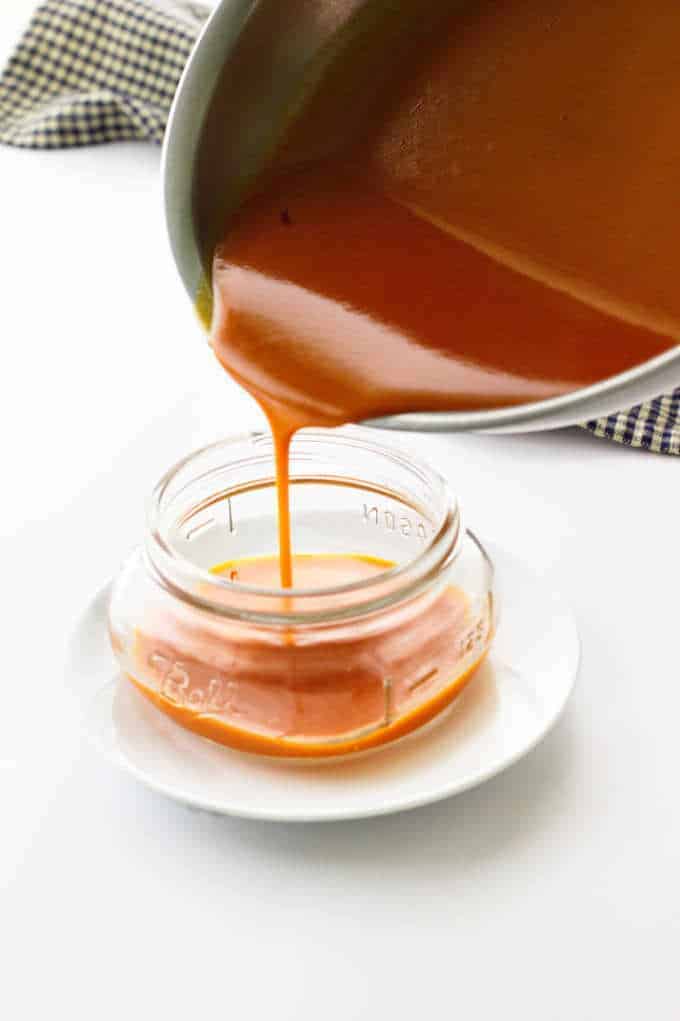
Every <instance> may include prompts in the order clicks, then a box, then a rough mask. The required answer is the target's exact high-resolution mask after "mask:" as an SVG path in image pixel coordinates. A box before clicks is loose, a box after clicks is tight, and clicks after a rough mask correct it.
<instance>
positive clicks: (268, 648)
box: [109, 426, 494, 759]
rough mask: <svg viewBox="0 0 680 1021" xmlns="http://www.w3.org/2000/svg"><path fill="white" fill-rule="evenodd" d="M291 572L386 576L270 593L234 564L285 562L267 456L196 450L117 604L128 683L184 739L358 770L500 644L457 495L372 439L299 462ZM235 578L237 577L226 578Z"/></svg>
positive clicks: (118, 645) (371, 434)
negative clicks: (190, 734) (351, 759)
mask: <svg viewBox="0 0 680 1021" xmlns="http://www.w3.org/2000/svg"><path fill="white" fill-rule="evenodd" d="M290 473H291V488H290V494H291V495H290V499H291V522H292V539H293V550H294V553H295V556H296V557H298V556H301V555H302V556H304V555H309V554H322V555H324V556H335V557H343V556H347V555H350V556H351V557H353V558H358V559H360V560H364V561H366V562H369V561H370V562H371V563H373V564H375V563H380V564H381V565H382V567H383V569H381V570H379V571H378V573H373V574H372V575H371V576H370V577H365V578H361V579H360V580H358V581H352V582H350V583H347V584H340V585H335V586H334V587H330V588H329V587H326V588H317V589H307V590H304V589H295V588H293V589H277V588H271V589H264V588H257V587H253V586H251V585H247V584H243V583H241V582H239V580H238V561H240V560H244V559H245V558H255V557H263V556H274V555H276V553H277V520H276V494H275V479H274V458H273V446H272V440H271V437H270V436H269V435H265V434H255V435H244V436H238V437H235V438H233V439H227V440H225V441H223V442H219V443H216V444H214V445H213V446H210V447H206V448H205V449H203V450H199V451H198V452H197V453H195V454H192V455H190V456H189V457H187V458H185V459H184V460H183V461H181V462H180V463H179V464H178V465H176V466H175V467H174V468H172V469H171V471H170V472H168V474H167V475H166V476H165V477H164V478H163V479H162V480H161V482H160V483H159V485H158V486H157V487H156V489H155V491H154V494H153V498H152V502H151V507H150V513H149V521H148V532H147V535H146V541H145V544H144V546H143V548H140V549H139V550H137V551H136V552H135V553H134V554H133V555H132V556H131V557H130V559H129V560H128V561H127V562H126V564H125V565H124V566H123V569H122V571H121V573H120V575H119V576H118V578H117V580H116V582H115V584H114V587H113V592H112V596H111V602H110V618H109V619H110V634H111V642H112V646H113V649H114V652H115V654H116V656H117V659H118V661H119V663H120V667H121V670H122V673H123V674H124V675H125V676H126V677H127V678H129V680H130V681H131V682H132V683H133V684H135V685H136V687H137V688H138V689H139V691H141V692H142V693H143V694H144V695H145V696H146V697H147V698H149V699H150V700H151V701H152V702H153V703H155V705H156V706H157V707H158V708H159V709H160V710H162V711H163V712H165V713H167V714H168V715H169V716H171V717H172V718H173V719H174V720H176V721H177V722H178V723H179V724H181V725H182V726H185V727H187V728H189V729H191V730H193V731H195V732H197V733H199V734H201V735H203V736H204V737H207V738H211V739H212V740H215V741H218V742H220V743H222V744H225V745H228V746H231V747H233V748H238V749H241V750H243V751H247V752H252V753H256V754H262V755H270V756H286V757H290V758H301V759H302V758H304V759H310V758H319V759H321V758H325V757H329V756H339V755H347V754H350V753H356V752H359V751H364V750H366V749H369V748H374V747H377V746H379V745H384V744H387V743H388V742H392V741H395V740H396V739H398V738H402V737H404V736H405V735H406V734H409V733H411V732H413V731H415V730H417V729H419V728H420V727H422V726H423V725H424V724H426V723H428V722H429V721H430V720H433V719H434V718H435V717H436V716H438V715H439V714H440V713H441V712H442V711H443V710H444V709H445V708H446V707H447V706H449V705H450V704H451V703H452V701H453V700H454V699H455V698H456V696H457V695H458V694H459V693H460V692H461V691H462V689H463V687H464V686H465V684H466V683H467V682H468V681H469V680H470V678H471V677H472V675H473V674H474V672H475V670H476V669H477V667H478V666H479V665H480V663H481V661H482V659H483V658H484V656H485V654H486V652H487V651H488V648H489V645H490V642H491V639H492V635H493V631H494V599H493V590H492V578H493V570H492V566H491V562H490V560H489V558H488V556H487V555H486V553H485V552H484V550H483V549H482V547H481V545H480V544H479V542H478V541H477V540H476V539H475V538H474V536H473V535H471V533H466V532H465V531H464V529H463V526H462V523H461V514H460V508H459V506H458V504H457V501H456V500H455V498H454V497H453V496H452V494H451V493H450V491H449V488H448V486H447V484H446V483H445V481H444V480H443V479H442V478H441V477H440V476H439V475H438V474H437V473H436V472H435V471H433V470H432V469H431V468H430V467H428V466H427V465H425V464H423V463H422V462H420V461H419V460H418V459H416V458H414V457H412V456H411V454H406V453H404V452H403V451H402V450H401V449H400V448H399V447H397V446H395V445H394V444H393V442H392V441H391V440H390V441H389V442H386V441H384V440H383V439H382V437H381V435H380V434H379V433H377V432H376V431H374V430H370V429H363V428H359V427H355V426H351V427H345V428H342V429H335V430H304V431H303V432H301V433H298V434H297V436H296V437H295V439H294V441H293V444H292V449H291V455H290ZM225 561H228V562H230V563H231V564H234V562H236V566H235V568H234V570H231V571H228V572H226V573H224V572H221V573H218V574H216V573H215V572H214V568H215V566H216V565H218V564H224V563H225Z"/></svg>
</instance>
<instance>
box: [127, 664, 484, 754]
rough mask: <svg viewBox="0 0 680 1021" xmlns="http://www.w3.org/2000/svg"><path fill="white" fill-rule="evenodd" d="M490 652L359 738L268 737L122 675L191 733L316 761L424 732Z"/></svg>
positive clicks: (252, 750)
mask: <svg viewBox="0 0 680 1021" xmlns="http://www.w3.org/2000/svg"><path fill="white" fill-rule="evenodd" d="M487 652H488V649H485V650H484V651H483V652H482V654H481V655H480V656H479V657H478V658H477V659H475V660H474V662H472V663H471V664H470V665H469V666H468V667H466V669H465V670H463V671H462V672H461V673H460V674H459V675H458V676H457V677H456V678H455V680H454V681H452V682H451V683H450V684H448V685H447V686H446V687H445V688H443V689H442V690H440V691H439V692H438V693H437V694H436V695H435V696H434V697H433V698H432V699H430V701H429V702H426V703H425V704H424V705H420V706H418V707H417V708H416V709H414V710H412V711H411V712H407V713H404V715H403V716H401V717H399V719H396V720H394V721H392V722H391V723H389V724H386V725H383V726H380V727H377V728H372V729H371V730H370V731H369V732H368V733H365V734H363V735H361V736H358V737H353V738H350V739H346V740H344V739H340V740H335V741H328V740H325V741H324V740H309V739H308V740H299V739H297V740H296V739H295V738H280V737H269V736H267V735H265V734H256V733H252V732H251V731H245V730H242V729H240V728H239V727H235V726H233V724H230V723H225V722H224V721H223V720H220V719H218V718H217V717H216V716H209V715H206V714H199V713H193V712H191V711H190V710H188V709H187V708H186V707H184V706H181V705H178V704H176V703H174V702H172V701H171V700H170V699H168V698H166V697H165V696H164V695H162V694H160V693H159V692H158V691H154V690H152V689H150V688H148V687H147V686H146V685H145V684H143V683H142V682H140V681H139V680H138V679H137V678H135V677H132V676H131V675H130V674H126V675H124V676H125V677H126V679H127V680H128V681H129V682H130V683H131V684H132V685H133V686H134V687H135V688H136V689H137V691H139V692H140V694H142V695H143V696H144V697H145V698H146V699H148V700H149V701H150V702H151V703H152V704H153V705H154V706H155V707H156V708H157V709H158V710H159V711H160V712H162V713H164V714H165V715H166V716H169V717H170V718H171V719H172V720H174V722H175V723H177V724H179V726H180V727H183V728H184V729H185V730H189V731H192V732H193V733H194V734H198V735H199V736H200V737H203V738H206V739H208V740H210V741H212V742H214V743H215V744H219V745H222V746H223V747H226V748H231V749H232V750H233V751H238V752H241V753H244V754H247V755H252V756H256V757H261V758H267V759H284V760H285V761H286V762H291V763H292V762H307V763H310V764H312V763H320V762H327V761H329V760H333V761H336V760H338V759H346V758H349V757H354V756H357V755H360V754H362V753H364V752H370V751H376V750H378V749H380V748H384V747H387V746H390V745H393V744H394V743H395V742H397V741H400V740H403V739H404V738H405V737H408V736H410V735H412V734H413V735H415V734H418V733H421V732H422V731H423V730H424V729H425V727H426V726H427V725H428V724H430V723H434V722H435V721H438V720H439V719H440V718H442V717H443V716H444V715H445V713H446V710H447V709H449V708H450V707H452V705H453V704H454V702H455V701H456V699H457V698H458V696H459V695H460V694H461V693H462V692H463V690H464V689H465V688H466V687H467V685H468V684H469V683H470V681H471V680H472V679H473V677H474V675H475V674H476V673H477V671H478V670H479V668H480V666H481V665H482V663H483V662H484V660H485V658H486V655H487Z"/></svg>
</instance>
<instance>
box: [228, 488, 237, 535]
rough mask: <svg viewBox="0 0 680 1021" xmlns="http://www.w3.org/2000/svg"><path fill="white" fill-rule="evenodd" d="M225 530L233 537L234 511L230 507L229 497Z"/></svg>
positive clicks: (234, 529) (234, 527)
mask: <svg viewBox="0 0 680 1021" xmlns="http://www.w3.org/2000/svg"><path fill="white" fill-rule="evenodd" d="M227 528H228V529H229V534H230V535H233V534H234V533H235V531H236V524H235V522H234V511H233V508H232V506H231V497H230V496H228V497H227Z"/></svg>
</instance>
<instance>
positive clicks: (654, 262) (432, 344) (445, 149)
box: [211, 0, 680, 586]
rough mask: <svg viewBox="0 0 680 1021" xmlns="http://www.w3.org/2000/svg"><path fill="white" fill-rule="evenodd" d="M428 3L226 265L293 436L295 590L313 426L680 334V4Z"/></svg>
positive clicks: (295, 132) (545, 377)
mask: <svg viewBox="0 0 680 1021" xmlns="http://www.w3.org/2000/svg"><path fill="white" fill-rule="evenodd" d="M425 10H427V12H428V16H429V15H431V14H432V13H433V12H435V13H436V15H437V17H438V18H439V19H440V20H439V21H438V23H437V28H436V32H431V33H430V35H429V36H424V35H423V34H420V35H419V36H418V42H417V43H416V44H414V46H413V49H412V52H411V53H410V54H408V53H406V56H404V50H403V48H402V49H400V50H399V58H398V59H399V66H398V68H397V69H396V71H397V73H396V75H395V74H393V75H392V77H391V79H390V82H391V84H390V85H389V87H388V88H387V89H385V90H383V92H384V94H381V98H380V101H379V102H376V103H374V104H373V105H372V106H371V112H370V113H366V114H365V115H364V114H362V110H361V104H360V103H359V102H357V113H356V118H357V121H358V122H359V123H358V125H357V128H356V130H355V131H354V134H353V135H351V136H350V137H346V135H343V136H342V141H338V142H337V144H336V145H335V146H333V144H332V140H333V129H334V122H332V123H331V122H329V121H328V119H324V110H326V111H327V110H329V109H334V110H335V112H336V116H337V117H338V118H340V119H342V117H343V116H344V115H343V114H342V109H343V104H342V102H341V101H336V102H333V97H332V96H331V99H330V100H329V97H328V95H325V94H324V87H323V84H322V85H321V86H320V87H319V90H318V93H317V94H316V95H315V96H313V97H312V98H311V99H310V106H309V108H310V110H311V113H307V114H305V113H303V115H302V116H301V118H300V122H301V123H302V125H303V128H300V123H298V124H297V125H295V124H294V125H293V126H292V128H291V132H290V134H291V137H292V139H293V141H292V142H290V144H288V145H287V146H286V145H284V146H283V147H282V154H281V157H280V159H279V167H278V170H277V169H276V168H275V167H270V168H269V169H268V171H267V173H266V175H265V177H263V179H262V180H261V181H260V182H259V185H258V186H257V187H256V189H255V191H254V193H253V194H252V196H251V198H250V199H249V201H247V202H246V203H245V204H244V205H243V206H242V207H241V209H240V210H239V211H238V213H236V215H234V216H233V217H232V218H231V220H230V222H229V224H228V225H227V228H226V231H225V233H224V237H223V239H222V241H221V243H220V244H218V246H217V248H216V251H215V255H214V260H213V267H212V286H213V298H214V311H213V318H212V329H211V336H212V344H213V347H214V350H215V353H216V354H217V357H218V358H219V360H220V361H221V363H222V364H223V366H224V367H225V368H226V369H227V370H228V371H229V372H230V373H231V374H232V375H233V376H234V377H235V378H236V379H237V380H238V381H239V382H240V383H242V384H243V385H244V386H245V387H246V388H247V389H248V390H249V391H250V392H251V393H252V394H253V395H254V396H255V397H256V398H257V400H258V401H259V402H260V404H261V405H262V407H263V408H264V410H265V412H266V414H267V416H268V418H269V421H270V423H271V426H272V431H273V434H274V440H275V446H276V453H277V471H278V478H279V514H280V524H281V529H280V552H281V583H282V584H283V585H284V586H288V585H290V584H291V580H292V574H291V557H290V541H289V523H288V493H287V452H288V445H289V443H290V439H291V436H292V435H293V434H294V432H295V430H296V429H298V428H301V427H304V426H309V425H330V426H333V425H338V424H340V423H343V422H354V421H362V420H365V419H370V418H372V417H375V416H379V415H385V414H392V413H397V412H408V411H435V410H456V409H474V408H491V407H499V406H507V405H512V404H517V403H524V402H530V401H535V400H540V399H541V398H546V397H552V396H556V395H559V394H564V393H566V392H568V391H571V390H574V389H577V388H579V387H583V386H586V385H588V384H591V383H595V382H597V381H600V380H602V379H605V378H607V377H608V376H611V375H614V374H616V373H619V372H622V371H624V370H626V369H630V368H632V367H634V366H636V365H638V364H640V363H641V362H643V361H645V360H647V359H649V358H652V357H654V356H655V355H659V354H661V353H662V352H664V351H665V350H667V349H668V348H669V347H671V346H672V345H673V344H674V343H676V342H677V340H678V338H679V337H680V288H678V286H677V272H676V268H675V267H676V261H677V244H678V238H680V203H678V202H677V195H676V192H677V166H678V164H679V162H680V141H679V140H680V124H679V123H678V122H679V120H680V116H679V111H680V73H678V70H677V68H678V64H677V41H678V39H680V5H678V4H677V3H676V2H675V0H659V2H658V3H655V4H654V8H653V11H650V10H649V9H647V8H645V6H644V5H640V4H637V3H635V2H634V0H622V2H620V3H617V4H596V5H593V4H591V3H589V2H588V0H575V2H574V3H572V4H568V5H565V4H561V3H558V2H557V0H547V2H546V0H541V2H538V0H508V2H507V3H504V4H502V5H498V4H495V3H491V2H485V0H479V2H477V3H474V4H472V3H470V4H454V5H452V7H451V11H450V13H449V14H448V15H446V17H445V18H443V20H441V19H442V17H443V14H442V12H445V7H444V6H443V5H442V4H437V3H431V2H428V3H427V4H426V6H425V8H424V9H423V14H425ZM395 17H397V15H395ZM424 20H425V19H424ZM385 26H386V23H385V24H384V25H382V28H381V31H383V32H384V31H386V27H385ZM373 42H374V44H375V45H374V48H373V52H374V53H375V55H376V61H382V62H383V63H384V62H385V60H388V59H389V53H388V54H387V55H385V53H384V52H383V51H381V49H380V46H379V45H377V43H379V36H378V39H377V43H376V40H375V39H374V41H373ZM368 45H369V43H368V42H367V41H366V40H365V41H364V48H363V50H361V48H360V47H357V48H356V52H354V53H353V55H352V54H348V53H346V54H345V55H344V66H345V68H346V69H348V70H347V74H349V75H350V76H351V73H352V67H353V66H354V65H353V63H352V60H353V59H356V60H357V61H360V60H361V59H363V58H362V54H364V56H365V53H366V52H367V47H368ZM383 50H384V48H383ZM364 63H365V60H364ZM357 66H358V65H357ZM376 67H377V65H376ZM338 74H340V75H341V74H342V69H341V70H340V71H338V72H337V73H335V74H330V75H329V76H328V81H329V82H330V84H329V85H327V87H326V92H329V91H332V89H335V90H336V92H338V96H340V97H341V96H342V95H343V92H342V89H343V88H346V87H347V83H346V82H345V83H344V84H343V85H342V87H341V86H339V85H338V80H339V79H338ZM376 80H377V76H376ZM381 81H382V77H381ZM350 94H351V93H347V95H350ZM336 98H337V97H336ZM355 98H356V97H355ZM362 117H363V120H362ZM344 119H345V120H346V119H347V118H346V116H344ZM305 132H306V133H307V137H306V138H305V137H304V136H305ZM315 132H316V137H315V136H314V133H315ZM329 138H330V142H328V139H329ZM319 140H325V141H326V143H327V144H326V145H325V149H324V146H323V145H320V142H319ZM305 144H307V152H306V153H305ZM329 148H330V149H331V150H332V152H331V153H330V155H329V154H328V152H327V150H328V149H329ZM284 164H285V169H284Z"/></svg>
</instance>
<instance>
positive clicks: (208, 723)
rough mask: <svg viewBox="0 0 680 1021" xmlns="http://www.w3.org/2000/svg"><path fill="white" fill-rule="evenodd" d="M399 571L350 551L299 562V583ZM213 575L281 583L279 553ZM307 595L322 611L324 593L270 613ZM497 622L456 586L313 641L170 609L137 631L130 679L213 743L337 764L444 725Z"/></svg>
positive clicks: (288, 599)
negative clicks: (436, 721)
mask: <svg viewBox="0 0 680 1021" xmlns="http://www.w3.org/2000/svg"><path fill="white" fill-rule="evenodd" d="M394 566H395V565H394V564H392V563H390V562H388V561H385V560H381V559H378V558H374V557H367V556H360V555H351V554H348V555H341V554H337V555H336V554H328V555H322V556H315V555H296V556H295V557H294V570H295V575H296V579H297V584H298V587H299V588H307V589H325V590H328V589H333V588H335V587H337V586H339V585H347V584H352V583H357V582H362V581H366V580H369V579H374V578H378V577H379V576H380V575H381V574H384V572H386V571H388V570H389V569H390V568H392V567H394ZM213 570H214V573H216V574H219V575H223V576H226V577H228V578H229V579H230V580H238V581H239V582H240V583H242V584H247V585H254V586H257V587H259V588H263V589H268V588H275V587H276V585H277V583H278V573H279V564H278V558H277V557H272V556H264V557H254V558H250V559H242V560H236V561H230V562H227V563H225V564H221V565H218V566H217V567H216V568H214V569H213ZM296 598H298V599H300V601H301V602H304V606H305V609H306V610H311V609H313V608H314V598H315V597H314V596H308V597H304V598H302V597H296V596H295V595H291V596H286V595H279V596H272V597H271V602H270V604H269V609H270V610H271V611H274V610H275V609H276V607H277V605H279V607H280V608H281V609H283V610H285V612H287V613H291V612H295V609H296V608H297V607H296V605H295V600H296ZM323 605H324V606H325V607H326V608H327V607H328V597H327V596H324V597H323ZM338 605H342V597H341V596H340V595H339V596H338ZM491 626H492V625H491V620H490V609H489V610H488V611H487V613H486V614H481V615H480V613H479V612H477V613H475V612H473V610H472V608H471V606H470V602H469V599H468V597H467V596H466V594H465V593H464V592H462V591H461V590H460V589H457V588H454V587H451V586H449V587H447V588H444V589H442V588H439V589H438V590H437V591H431V592H428V593H424V594H421V595H419V596H416V597H415V598H413V599H411V600H409V601H408V602H407V603H406V604H402V605H399V606H398V607H394V608H389V609H386V610H383V611H380V612H379V613H376V614H375V615H374V616H373V619H372V620H369V621H365V620H364V621H362V622H361V623H360V624H359V625H357V622H356V621H352V620H350V621H348V622H347V624H346V625H337V624H336V625H334V626H333V627H332V628H321V629H320V630H317V631H316V632H314V633H312V634H310V632H309V631H307V632H305V631H304V630H303V631H300V630H297V631H296V630H295V629H293V628H285V627H284V628H281V629H279V630H276V629H274V628H268V629H266V630H264V629H257V628H254V627H253V626H252V625H244V624H239V623H238V622H234V621H229V622H225V621H221V620H219V621H217V622H211V621H210V620H209V619H207V618H205V617H201V618H197V617H196V616H191V615H188V616H182V615H167V614H166V615H163V616H160V617H159V618H158V619H157V620H156V621H155V622H152V621H147V623H146V624H145V626H144V627H143V628H140V629H138V630H137V633H136V638H135V647H134V653H133V655H134V664H135V667H134V671H131V672H130V673H129V676H130V679H131V680H132V681H133V683H134V684H135V685H136V687H137V688H138V689H139V690H140V691H141V692H142V694H144V695H145V696H146V697H147V698H149V699H150V700H151V701H152V702H154V704H155V705H157V706H158V708H160V709H162V710H163V711H164V712H165V713H166V714H167V715H169V716H171V717H172V718H173V719H175V720H176V721H177V722H178V723H180V724H181V725H182V726H184V727H186V728H187V729H189V730H193V731H194V732H196V733H198V734H201V735H203V736H204V737H209V738H211V739H212V740H214V741H217V742H219V743H221V744H225V745H228V746H230V747H232V748H238V749H240V750H242V751H248V752H254V753H259V754H265V755H269V756H278V757H292V758H326V757H330V756H338V755H345V754H349V753H354V752H358V751H364V750H368V749H370V748H375V747H378V746H380V745H383V744H387V743H388V742H391V741H394V740H396V739H397V738H399V737H403V736H405V735H406V734H408V733H410V732H411V731H414V730H416V729H417V728H419V727H421V726H423V724H425V723H427V722H428V721H429V720H431V719H433V718H434V717H435V716H436V715H437V714H439V713H440V712H441V711H442V710H443V709H444V708H445V707H446V706H447V705H449V704H450V703H451V702H452V701H453V700H454V698H455V697H456V696H457V695H458V694H459V693H460V692H461V691H462V690H463V688H464V687H465V685H466V683H467V682H468V680H469V679H470V678H471V676H472V674H473V673H474V671H475V670H476V669H477V667H478V666H479V664H480V662H481V660H482V659H483V657H484V655H485V653H486V650H487V648H488V639H489V636H490V628H491Z"/></svg>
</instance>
